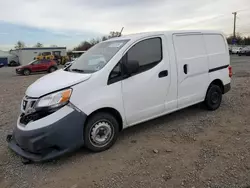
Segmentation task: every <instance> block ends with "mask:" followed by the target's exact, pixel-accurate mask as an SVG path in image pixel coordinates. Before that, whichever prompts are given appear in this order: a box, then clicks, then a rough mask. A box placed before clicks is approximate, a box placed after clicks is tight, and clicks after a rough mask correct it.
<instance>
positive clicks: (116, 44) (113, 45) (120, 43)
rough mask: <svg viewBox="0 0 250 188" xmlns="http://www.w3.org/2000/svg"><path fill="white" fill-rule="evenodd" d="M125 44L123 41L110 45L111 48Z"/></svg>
mask: <svg viewBox="0 0 250 188" xmlns="http://www.w3.org/2000/svg"><path fill="white" fill-rule="evenodd" d="M122 45H123V43H122V42H115V43H112V44H110V45H109V47H110V48H120V47H121V46H122Z"/></svg>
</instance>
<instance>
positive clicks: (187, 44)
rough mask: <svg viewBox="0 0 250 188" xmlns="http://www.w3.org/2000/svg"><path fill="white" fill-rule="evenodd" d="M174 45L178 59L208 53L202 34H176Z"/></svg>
mask: <svg viewBox="0 0 250 188" xmlns="http://www.w3.org/2000/svg"><path fill="white" fill-rule="evenodd" d="M174 46H175V51H176V54H177V58H178V59H189V58H196V57H201V56H205V55H206V49H205V44H204V40H203V36H202V35H201V34H197V35H194V34H187V35H174Z"/></svg>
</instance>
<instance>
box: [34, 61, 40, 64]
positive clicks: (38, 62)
mask: <svg viewBox="0 0 250 188" xmlns="http://www.w3.org/2000/svg"><path fill="white" fill-rule="evenodd" d="M40 62H41V61H35V62H33V63H32V65H38V64H40Z"/></svg>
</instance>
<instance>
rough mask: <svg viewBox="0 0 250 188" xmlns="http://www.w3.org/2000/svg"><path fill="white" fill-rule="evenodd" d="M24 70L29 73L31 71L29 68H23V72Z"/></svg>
mask: <svg viewBox="0 0 250 188" xmlns="http://www.w3.org/2000/svg"><path fill="white" fill-rule="evenodd" d="M24 70H29V71H30V72H31V69H30V68H24V69H23V71H24Z"/></svg>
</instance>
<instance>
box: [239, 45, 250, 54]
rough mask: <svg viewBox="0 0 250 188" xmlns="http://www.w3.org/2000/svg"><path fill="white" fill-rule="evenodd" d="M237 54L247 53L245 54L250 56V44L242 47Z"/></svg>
mask: <svg viewBox="0 0 250 188" xmlns="http://www.w3.org/2000/svg"><path fill="white" fill-rule="evenodd" d="M238 55H239V56H242V55H247V56H250V46H246V47H244V48H242V49H241V50H240V51H239V53H238Z"/></svg>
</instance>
